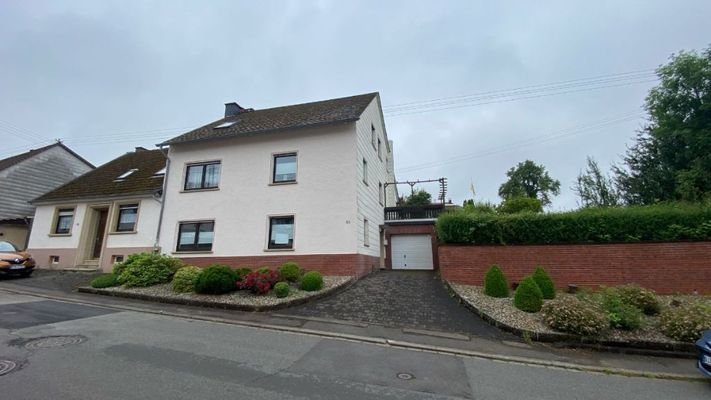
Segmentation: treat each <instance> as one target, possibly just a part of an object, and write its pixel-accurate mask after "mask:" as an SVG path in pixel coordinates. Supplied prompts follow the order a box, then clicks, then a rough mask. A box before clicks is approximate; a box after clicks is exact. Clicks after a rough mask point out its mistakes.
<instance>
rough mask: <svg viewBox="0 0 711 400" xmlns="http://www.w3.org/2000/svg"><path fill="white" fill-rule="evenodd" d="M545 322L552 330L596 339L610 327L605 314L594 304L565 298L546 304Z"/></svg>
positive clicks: (569, 297) (544, 310)
mask: <svg viewBox="0 0 711 400" xmlns="http://www.w3.org/2000/svg"><path fill="white" fill-rule="evenodd" d="M541 314H543V322H545V323H546V324H547V325H548V326H550V327H551V328H553V329H555V330H557V331H560V332H566V333H572V334H574V335H580V336H585V337H595V336H599V335H600V334H601V333H603V332H604V331H605V330H606V329H607V328H608V326H609V322H608V320H607V317H606V316H605V314H603V313H602V312H600V311H599V310H597V308H595V306H594V305H593V304H592V303H589V302H586V301H581V300H578V299H577V298H575V297H572V296H565V297H562V298H560V299H558V300H553V301H550V302H548V303H546V304H545V305H544V306H543V308H542V310H541Z"/></svg>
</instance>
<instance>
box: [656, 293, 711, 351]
mask: <svg viewBox="0 0 711 400" xmlns="http://www.w3.org/2000/svg"><path fill="white" fill-rule="evenodd" d="M659 323H660V325H661V328H662V332H664V334H665V335H667V336H669V337H670V338H672V339H674V340H678V341H680V342H694V341H696V340H698V339H699V338H700V337H701V334H702V333H703V332H704V331H705V330H707V329H711V305H709V304H703V303H700V302H691V303H687V304H684V305H682V306H680V307H670V308H668V309H666V310H664V311H663V312H662V313H661V314H660V315H659Z"/></svg>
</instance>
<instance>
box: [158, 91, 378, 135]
mask: <svg viewBox="0 0 711 400" xmlns="http://www.w3.org/2000/svg"><path fill="white" fill-rule="evenodd" d="M376 96H378V93H367V94H362V95H358V96H351V97H343V98H340V99H332V100H324V101H317V102H314V103H304V104H296V105H291V106H283V107H275V108H267V109H264V110H245V111H243V112H241V113H239V114H237V115H235V116H232V117H227V118H223V119H220V120H218V121H215V122H212V123H210V124H208V125H205V126H203V127H200V128H197V129H194V130H192V131H190V132H187V133H185V134H182V135H180V136H177V137H174V138H172V139H170V140H168V141H166V142H164V143H163V144H179V143H187V142H195V141H202V140H211V139H222V138H231V137H238V136H249V135H254V134H259V133H266V132H274V131H279V130H284V129H294V128H306V127H311V126H318V125H325V124H332V123H338V122H351V121H356V120H358V118H360V115H361V114H362V113H363V111H364V110H365V108H366V107H367V106H368V104H370V102H371V101H373V99H374V98H375V97H376ZM228 121H235V122H236V123H235V124H234V125H231V126H229V127H226V128H215V127H216V126H218V125H220V124H222V123H224V122H228Z"/></svg>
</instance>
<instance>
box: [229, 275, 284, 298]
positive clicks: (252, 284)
mask: <svg viewBox="0 0 711 400" xmlns="http://www.w3.org/2000/svg"><path fill="white" fill-rule="evenodd" d="M277 282H279V273H278V272H276V271H271V270H269V269H267V270H266V271H265V272H260V271H259V270H257V271H254V272H251V273H249V274H247V276H245V277H244V279H242V281H241V282H237V288H238V289H242V290H250V291H252V293H254V294H266V293H269V291H270V290H271V289H272V288H273V287H274V285H276V283H277Z"/></svg>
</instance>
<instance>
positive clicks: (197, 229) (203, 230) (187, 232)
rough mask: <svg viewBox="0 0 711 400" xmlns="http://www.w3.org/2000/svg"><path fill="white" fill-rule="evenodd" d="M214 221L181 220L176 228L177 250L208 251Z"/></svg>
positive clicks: (212, 234) (210, 247)
mask: <svg viewBox="0 0 711 400" xmlns="http://www.w3.org/2000/svg"><path fill="white" fill-rule="evenodd" d="M214 228H215V223H214V222H212V221H205V222H181V223H180V228H179V229H178V247H177V251H210V250H212V239H213V236H214V232H213V231H214Z"/></svg>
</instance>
